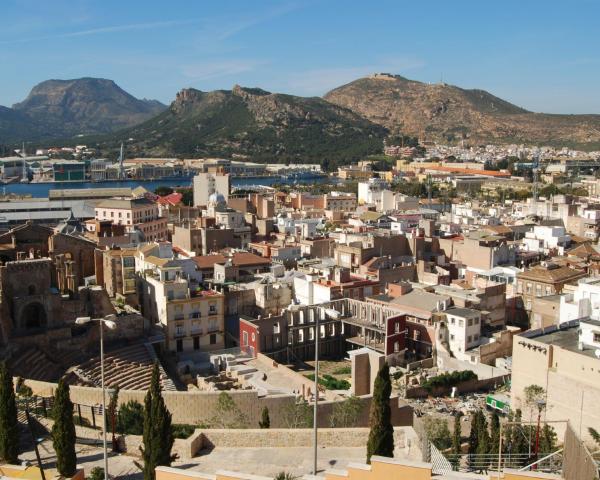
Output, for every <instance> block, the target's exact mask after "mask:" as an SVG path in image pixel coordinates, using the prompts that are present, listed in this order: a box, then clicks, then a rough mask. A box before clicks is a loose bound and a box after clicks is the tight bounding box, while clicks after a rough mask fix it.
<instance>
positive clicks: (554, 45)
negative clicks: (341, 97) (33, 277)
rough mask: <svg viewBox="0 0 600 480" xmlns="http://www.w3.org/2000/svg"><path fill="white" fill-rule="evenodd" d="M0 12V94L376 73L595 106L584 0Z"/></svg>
mask: <svg viewBox="0 0 600 480" xmlns="http://www.w3.org/2000/svg"><path fill="white" fill-rule="evenodd" d="M0 18H1V19H2V21H1V23H0V25H1V27H0V65H1V66H2V68H1V69H0V105H8V106H10V105H12V104H13V103H15V102H17V101H20V100H22V99H23V98H25V96H26V95H27V93H28V92H29V90H30V89H31V87H32V86H33V85H35V84H36V83H38V82H40V81H42V80H46V79H48V78H77V77H82V76H94V77H104V78H110V79H113V80H115V81H116V82H117V83H118V84H119V85H120V86H121V87H123V88H124V89H126V90H127V91H129V92H130V93H132V94H133V95H135V96H137V97H140V98H141V97H146V98H156V99H158V100H161V101H163V102H165V103H168V102H170V101H171V100H172V99H173V98H174V96H175V93H176V92H177V91H178V90H180V89H181V88H184V87H194V88H198V89H201V90H212V89H216V88H224V89H228V88H231V87H232V86H233V85H234V84H236V83H237V84H241V85H244V86H258V87H261V88H264V89H267V90H270V91H278V92H285V93H292V94H298V95H322V94H323V93H325V92H326V91H327V90H329V89H331V88H333V87H335V86H338V85H341V84H343V83H347V82H349V81H352V80H353V79H356V78H358V77H361V76H364V75H367V74H369V73H372V72H375V71H385V72H392V73H397V74H400V75H403V76H406V77H408V78H412V79H416V80H421V81H425V82H437V81H439V80H440V79H441V78H443V80H444V81H445V82H447V83H451V84H455V85H459V86H462V87H465V88H482V89H485V90H488V91H490V92H492V93H494V94H495V95H498V96H500V97H502V98H505V99H507V100H509V101H511V102H513V103H516V104H517V105H520V106H523V107H525V108H528V109H531V110H534V111H545V112H552V113H600V37H599V35H598V33H599V27H598V21H599V19H600V2H599V1H596V0H569V1H563V0H545V1H537V0H519V1H513V0H503V1H501V2H500V1H497V2H492V1H487V0H479V1H461V0H456V1H447V0H439V1H436V0H431V1H423V0H421V1H415V0H413V1H410V2H409V1H404V0H390V1H379V0H361V1H358V0H357V1H353V0H345V1H344V0H329V1H326V0H323V1H317V0H312V1H311V0H289V1H287V0H280V1H267V0H265V1H263V0H245V1H244V0H240V1H228V0H187V1H181V0H169V1H165V0H163V1H153V0H146V1H140V0H119V1H113V0H103V1H99V0H98V1H85V0H82V1H75V0H71V1H66V0H51V1H48V0H38V1H36V0H1V2H0Z"/></svg>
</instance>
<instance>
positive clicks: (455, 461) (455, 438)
mask: <svg viewBox="0 0 600 480" xmlns="http://www.w3.org/2000/svg"><path fill="white" fill-rule="evenodd" d="M460 418H461V414H460V413H458V414H456V415H455V416H454V430H453V431H452V466H453V468H454V470H458V467H459V465H460V455H461V453H462V447H461V443H462V442H461V427H460Z"/></svg>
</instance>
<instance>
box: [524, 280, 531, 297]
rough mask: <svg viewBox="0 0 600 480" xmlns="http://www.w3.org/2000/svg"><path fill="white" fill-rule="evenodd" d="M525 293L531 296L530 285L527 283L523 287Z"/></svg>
mask: <svg viewBox="0 0 600 480" xmlns="http://www.w3.org/2000/svg"><path fill="white" fill-rule="evenodd" d="M525 293H529V294H531V283H529V282H527V285H526V286H525Z"/></svg>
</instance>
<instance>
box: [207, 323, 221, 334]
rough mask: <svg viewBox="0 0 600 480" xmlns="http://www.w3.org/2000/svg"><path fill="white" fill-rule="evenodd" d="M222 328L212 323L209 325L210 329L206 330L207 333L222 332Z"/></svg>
mask: <svg viewBox="0 0 600 480" xmlns="http://www.w3.org/2000/svg"><path fill="white" fill-rule="evenodd" d="M220 331H221V329H220V328H219V326H218V325H211V326H209V327H208V330H207V331H206V332H207V333H215V332H220Z"/></svg>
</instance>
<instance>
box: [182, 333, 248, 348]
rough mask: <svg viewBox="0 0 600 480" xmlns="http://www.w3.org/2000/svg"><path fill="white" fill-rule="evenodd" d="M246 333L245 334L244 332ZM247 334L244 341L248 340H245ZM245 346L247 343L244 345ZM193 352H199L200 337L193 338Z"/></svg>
mask: <svg viewBox="0 0 600 480" xmlns="http://www.w3.org/2000/svg"><path fill="white" fill-rule="evenodd" d="M244 333H246V332H244ZM247 335H248V334H247V333H246V341H247V340H248V338H247ZM246 345H247V343H246ZM194 350H200V337H194Z"/></svg>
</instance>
